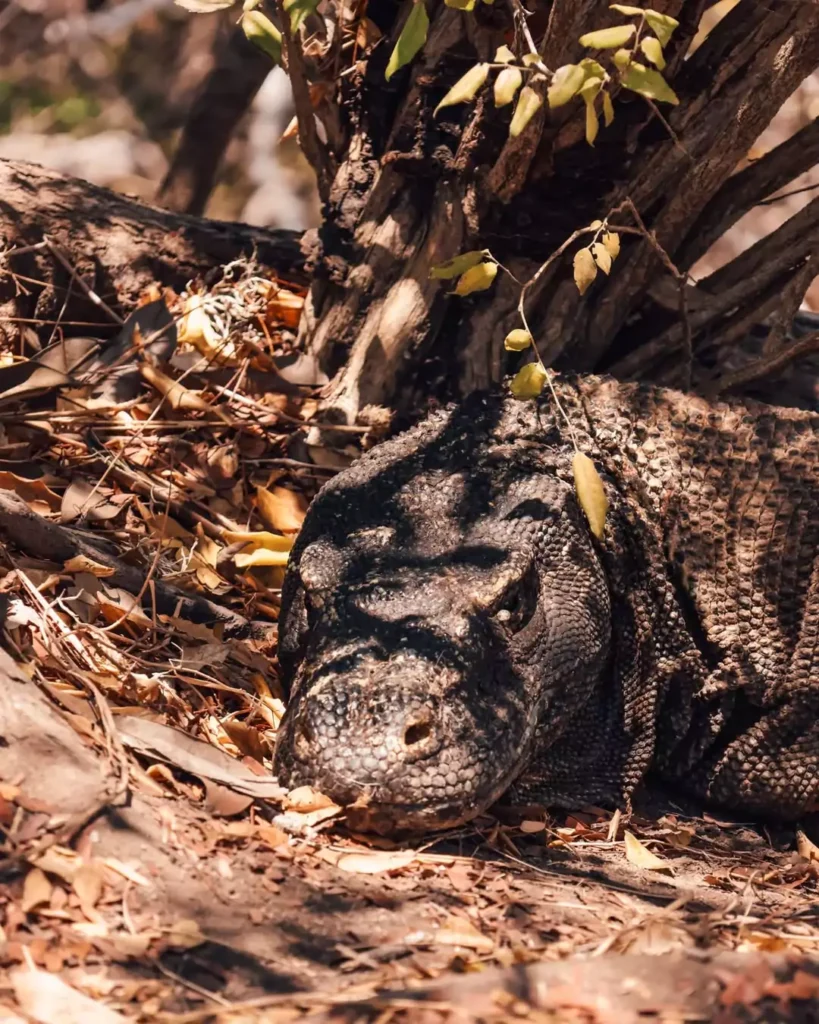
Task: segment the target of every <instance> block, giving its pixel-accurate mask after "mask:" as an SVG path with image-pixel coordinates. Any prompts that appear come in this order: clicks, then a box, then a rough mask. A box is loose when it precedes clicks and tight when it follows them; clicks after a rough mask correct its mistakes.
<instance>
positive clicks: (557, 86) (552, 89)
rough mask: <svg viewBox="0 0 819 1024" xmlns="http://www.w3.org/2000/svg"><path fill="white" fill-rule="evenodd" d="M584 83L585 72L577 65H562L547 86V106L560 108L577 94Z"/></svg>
mask: <svg viewBox="0 0 819 1024" xmlns="http://www.w3.org/2000/svg"><path fill="white" fill-rule="evenodd" d="M585 81H586V72H585V70H584V69H583V68H582V67H580V65H579V64H564V65H563V67H560V68H558V69H557V71H555V73H554V75H553V76H552V84H551V85H550V86H549V106H550V107H551V108H552V110H554V109H555V107H562V106H563V105H564V103H568V102H569V100H570V99H573V98H574V97H575V96H576V95H577V94H578V93H579V92H580V89H581V87H582V85H583V83H584V82H585Z"/></svg>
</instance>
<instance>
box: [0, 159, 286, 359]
mask: <svg viewBox="0 0 819 1024" xmlns="http://www.w3.org/2000/svg"><path fill="white" fill-rule="evenodd" d="M0 195H2V197H3V198H2V203H0V236H2V239H3V251H4V258H3V265H2V270H3V274H2V277H0V330H2V331H4V332H5V333H6V334H7V335H11V336H12V337H16V336H17V335H18V333H19V330H20V328H22V327H24V326H26V325H27V324H32V325H33V324H35V323H36V324H37V325H38V327H39V328H40V330H42V331H43V332H44V339H43V340H45V339H47V338H48V336H49V335H50V334H51V333H52V330H53V327H54V325H55V324H56V323H58V322H59V324H61V325H62V326H63V329H64V330H65V332H66V333H67V334H74V335H76V334H90V333H94V331H95V330H98V329H101V330H105V329H109V330H110V329H115V328H116V324H115V323H114V322H113V320H112V318H111V317H110V316H109V315H106V314H105V312H104V311H103V310H102V309H101V307H100V306H99V305H97V304H95V303H94V302H93V301H91V300H90V299H89V298H88V296H87V293H86V291H85V290H83V289H81V288H79V287H77V284H76V281H75V280H74V278H73V275H72V273H71V269H70V267H71V266H73V268H74V270H75V271H76V272H77V273H78V274H80V275H81V276H82V278H83V281H84V283H85V284H86V285H87V286H88V287H90V288H91V289H92V290H93V291H94V292H95V293H96V294H97V295H98V296H100V298H101V299H102V300H103V302H105V303H106V304H107V305H108V306H109V307H111V308H113V310H114V312H115V313H119V314H122V315H125V314H126V313H127V312H129V311H130V309H131V308H132V305H133V303H134V301H135V300H136V298H137V297H138V295H139V293H140V292H141V291H142V290H143V289H144V288H146V287H147V286H148V285H150V284H152V283H154V282H156V283H159V284H160V285H168V286H170V287H172V288H175V289H177V290H181V289H182V288H184V287H185V285H186V284H187V283H188V282H189V281H190V280H192V279H195V278H199V277H205V276H206V275H208V274H209V273H211V272H212V271H213V270H214V268H218V267H220V266H221V265H223V264H225V263H229V262H230V261H231V260H234V259H236V258H237V257H239V256H242V255H244V256H251V255H252V254H253V253H254V252H255V253H256V256H257V258H258V260H259V261H260V262H261V263H263V264H266V265H268V266H269V267H271V268H273V269H274V270H275V271H276V272H278V273H279V274H281V275H282V276H283V277H285V278H289V279H291V280H293V279H296V280H302V281H303V280H304V276H303V272H302V269H301V268H302V256H301V252H300V249H299V238H298V235H296V234H295V233H294V232H291V231H270V230H265V229H261V228H253V227H249V226H248V225H246V224H228V223H223V222H221V221H214V220H204V219H200V218H198V217H187V216H184V215H181V214H174V213H168V212H166V211H164V210H158V209H156V208H155V207H151V206H147V205H146V204H144V203H140V202H137V201H135V200H131V199H128V198H126V197H125V196H121V195H118V194H117V193H115V192H111V191H109V190H108V189H105V188H99V187H97V186H96V185H91V184H89V183H88V182H86V181H81V180H79V179H77V178H66V177H63V176H62V175H59V174H56V173H55V172H53V171H49V170H46V169H45V168H43V167H39V166H37V165H36V164H26V163H17V162H13V161H6V160H0ZM46 237H47V238H48V239H49V240H50V242H51V243H53V244H52V245H51V246H48V245H47V244H46V243H44V239H45V238H46ZM55 248H56V249H57V250H58V251H60V252H61V253H62V254H63V255H64V256H65V257H66V259H67V262H68V263H69V267H67V266H66V265H65V264H64V263H63V262H61V260H60V259H59V256H58V255H57V254H56V253H55Z"/></svg>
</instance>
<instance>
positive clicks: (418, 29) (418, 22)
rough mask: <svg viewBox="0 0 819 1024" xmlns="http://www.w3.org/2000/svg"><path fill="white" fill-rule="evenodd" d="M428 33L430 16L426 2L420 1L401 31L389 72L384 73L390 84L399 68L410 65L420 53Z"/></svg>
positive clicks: (414, 6)
mask: <svg viewBox="0 0 819 1024" xmlns="http://www.w3.org/2000/svg"><path fill="white" fill-rule="evenodd" d="M428 31H429V16H428V15H427V9H426V7H425V6H424V0H418V2H417V3H414V4H413V5H412V10H411V11H410V13H409V17H408V18H407V20H406V21H405V22H404V27H403V28H402V29H401V35H400V36H399V37H398V41H397V42H396V44H395V47H394V48H393V51H392V53H391V54H390V59H389V63H388V64H387V70H386V72H385V73H384V77H385V78H386V79H387V81H388V82H389V80H390V79H391V78H392V76H393V75H394V74H395V72H396V71H398V69H399V68H402V67H403V66H404V65H405V64H409V62H410V61H411V60H412V59H413V57H414V56H415V55H416V54H417V53H418V51H419V50H420V49H421V47H422V46H423V45H424V43H425V42H426V38H427V32H428Z"/></svg>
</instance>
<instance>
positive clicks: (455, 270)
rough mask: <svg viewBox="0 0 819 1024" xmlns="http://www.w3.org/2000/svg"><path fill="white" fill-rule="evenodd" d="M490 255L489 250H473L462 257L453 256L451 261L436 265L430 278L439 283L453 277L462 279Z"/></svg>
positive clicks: (463, 253) (462, 254)
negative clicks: (462, 275)
mask: <svg viewBox="0 0 819 1024" xmlns="http://www.w3.org/2000/svg"><path fill="white" fill-rule="evenodd" d="M488 255H489V250H488V249H472V250H470V251H469V252H462V253H461V255H460V256H453V257H452V259H451V260H446V261H445V262H443V263H434V264H433V265H432V266H431V267H430V268H429V276H430V278H432V279H435V280H439V281H448V280H449V279H450V278H453V277H460V276H461V274H464V273H466V271H467V270H470V269H471V268H472V267H475V266H477V265H478V264H479V263H481V262H482V260H483V258H484V256H488Z"/></svg>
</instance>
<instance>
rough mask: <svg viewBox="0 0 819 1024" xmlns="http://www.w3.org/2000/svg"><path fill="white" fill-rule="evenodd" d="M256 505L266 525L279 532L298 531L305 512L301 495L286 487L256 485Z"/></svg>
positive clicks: (304, 504) (304, 503)
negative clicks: (270, 487)
mask: <svg viewBox="0 0 819 1024" xmlns="http://www.w3.org/2000/svg"><path fill="white" fill-rule="evenodd" d="M256 505H257V508H258V509H259V514H260V515H261V517H262V519H264V521H265V522H266V523H267V525H268V526H270V527H272V528H273V529H274V530H279V531H280V532H281V533H298V532H299V530H300V529H301V524H302V523H303V522H304V517H305V515H306V514H307V506H306V502H305V501H304V499H303V498H302V496H301V495H300V494H298V493H297V492H296V491H291V490H290V489H289V488H288V487H274V488H272V490H268V489H267V488H266V487H257V488H256Z"/></svg>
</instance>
